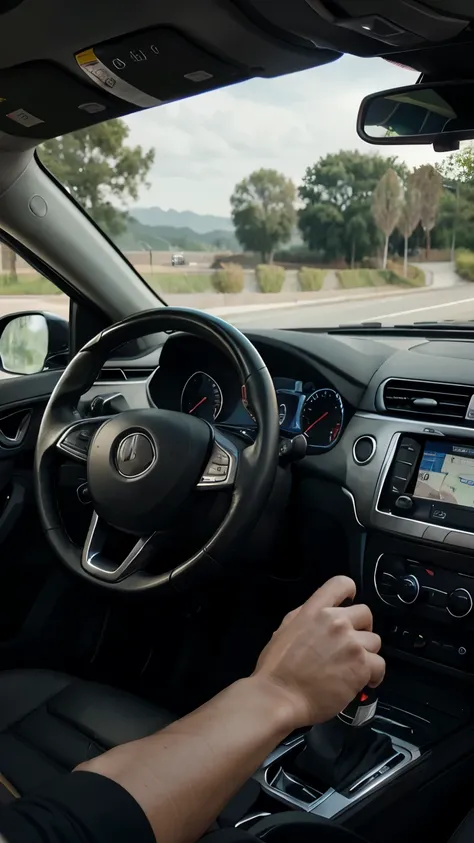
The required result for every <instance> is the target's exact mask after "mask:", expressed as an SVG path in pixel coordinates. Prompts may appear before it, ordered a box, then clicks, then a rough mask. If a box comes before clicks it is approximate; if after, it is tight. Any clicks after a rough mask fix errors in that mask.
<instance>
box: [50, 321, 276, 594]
mask: <svg viewBox="0 0 474 843" xmlns="http://www.w3.org/2000/svg"><path fill="white" fill-rule="evenodd" d="M163 331H172V332H176V331H183V332H186V333H188V334H194V335H195V336H198V337H201V338H203V339H205V340H207V341H209V342H211V343H213V344H214V345H215V346H217V348H218V349H220V350H221V351H223V352H224V353H225V354H226V355H227V356H228V357H229V358H230V360H231V362H232V363H233V365H234V367H235V369H236V370H237V372H238V375H239V378H240V383H241V387H242V395H243V397H247V396H248V400H249V402H250V403H251V406H252V411H253V413H254V415H255V418H256V420H257V424H258V435H257V437H256V440H255V443H254V444H252V445H250V446H248V447H246V448H245V450H243V451H241V452H240V454H239V456H238V459H236V464H235V466H234V468H235V469H236V470H235V472H234V476H233V481H232V497H231V503H230V506H229V508H228V510H227V513H226V515H225V517H224V519H223V521H222V523H221V524H220V526H219V527H218V529H217V530H216V531H215V532H214V534H213V536H212V537H211V538H210V540H209V541H208V542H207V543H206V544H205V545H204V547H202V548H201V549H200V550H199V551H198V552H197V553H195V554H194V555H193V556H192V557H191V558H189V559H187V560H186V561H185V562H183V563H182V564H180V565H179V566H178V567H176V568H174V569H172V570H169V571H167V572H166V573H160V574H152V575H149V574H147V573H146V571H145V570H142V569H141V568H140V565H139V564H138V566H137V565H135V567H133V565H132V566H131V567H130V565H129V568H128V569H127V571H128V573H127V574H126V576H124V577H121V576H120V577H118V578H115V579H112V578H109V579H107V577H112V575H111V574H108V573H107V572H104V571H103V572H102V574H101V575H100V576H101V577H102V578H98V579H97V578H96V576H94V575H93V574H92V573H91V571H93V567H94V566H90V567H88V566H87V567H86V568H85V567H84V555H83V551H81V549H80V548H78V547H77V546H76V545H74V544H73V543H72V542H71V540H70V539H69V537H68V535H67V533H66V530H65V528H64V526H63V523H62V521H61V517H60V513H59V509H58V506H57V501H56V494H55V476H56V474H55V472H56V469H57V458H58V447H59V446H60V443H61V442H62V443H64V441H67V439H66V440H65V436H66V434H69V432H70V431H72V430H74V429H75V426H77V425H78V424H85V422H78V414H77V410H76V408H77V405H78V403H79V400H80V398H81V396H82V395H83V394H85V393H86V392H87V391H88V390H89V389H90V388H91V387H92V386H93V384H94V382H95V381H96V379H97V376H98V374H99V372H100V371H101V369H102V368H103V366H104V364H105V362H106V361H107V360H108V359H109V358H110V356H111V354H112V352H113V351H114V350H115V349H116V348H118V347H120V346H122V345H124V344H126V343H128V342H130V341H132V340H136V339H139V338H141V337H144V336H147V335H150V334H157V333H160V332H163ZM143 412H144V413H146V414H148V415H146V421H145V422H143V424H142V420H143V419H145V415H142V416H140V417H137V418H138V421H137V418H135V416H133V418H132V414H131V413H130V415H129V416H128V417H127V413H122V414H119V416H118V417H112V418H113V419H116V418H118V419H121V427H120V428H116V430H119V432H120V436H122V439H121V442H123V441H124V439H126V438H127V435H126V430H122V428H123V427H124V424H125V425H126V423H127V421H128V420H129V419H130V420H131V421H133V424H131V428H132V429H133V430H138V431H142V430H144V432H145V434H146V435H149V438H151V439H152V440H153V442H152V443H151V444H152V445H154V446H155V457H156V453H158V456H157V457H156V459H155V462H156V464H157V465H156V466H155V463H153V471H156V472H158V473H157V474H156V475H153V476H156V477H158V478H159V467H160V454H161V450H160V447H161V446H160V442H159V441H158V440H159V439H160V436H161V432H159V433H158V434H156V431H155V429H154V425H155V424H156V425H158V428H160V431H161V427H162V426H163V424H165V422H166V424H167V425H168V428H169V427H170V425H171V426H172V424H173V422H176V424H177V425H178V426H181V427H183V423H184V421H185V420H186V421H185V426H186V425H187V427H189V426H190V422H189V421H188V420H189V417H188V416H184V417H183V414H181V413H178V412H176V413H172V412H171V411H164V410H158V409H155V410H151V409H148V410H146V411H143ZM137 413H140V411H137ZM160 414H161V416H160ZM126 417H127V418H126ZM173 417H181V418H180V419H178V418H173ZM103 421H104V423H103V425H102V426H101V427H99V429H98V430H97V431H96V432H95V433H94V435H93V437H92V440H91V444H90V446H89V451H88V455H87V471H88V478H89V480H91V479H92V478H96V477H97V476H98V474H99V476H100V472H99V473H98V472H97V470H96V467H95V462H94V461H95V460H96V459H98V457H97V453H98V452H99V451H100V449H101V448H102V449H104V448H105V449H106V448H107V447H108V440H107V436H108V431H109V429H110V431H112V432H114V429H113V428H112V423H111V420H110V419H109V420H103ZM197 422H199V425H201V427H199V428H198V427H197V424H196V423H197ZM88 423H89V424H90V423H91V420H89V422H88ZM114 423H115V424H116V425H117V422H114ZM151 423H152V424H151ZM150 424H151V428H153V429H151V428H150V430H149V429H148V426H147V425H150ZM160 425H161V427H160ZM192 425H194V426H193V427H192V428H190V431H188V430H187V429H186V430H185V431H184V433H183V435H188V434H189V435H192V436H196V435H197V434H198V439H199V437H200V440H202V441H203V442H204V439H205V437H206V435H209V436H210V440H209V441H210V443H211V444H210V446H209V447H210V448H211V449H215V448H216V447H217V448H218V449H219V448H220V447H221V446H222V449H223V450H224V452H225V451H226V447H225V441H223V440H222V439H221V438H217V436H216V434H215V429H213V430H212V431H211V434H206V433H205V431H204V427H203V425H207V428H211V426H210V425H208V424H207V422H202V421H201V420H198V419H192ZM150 431H151V432H150ZM165 432H166V431H165ZM130 435H131V434H128V438H130ZM180 435H181V434H180ZM109 438H110V437H109ZM224 439H225V437H224ZM154 440H157V441H154ZM200 440H199V441H198V440H193V443H194V442H196V443H197V445H198V446H199V448H201V447H202V448H204V445H201V441H200ZM278 440H279V421H278V407H277V400H276V394H275V389H274V386H273V382H272V379H271V377H270V374H269V372H268V369H267V367H266V365H265V363H264V362H263V360H262V358H261V356H260V354H259V353H258V351H257V350H256V348H255V347H254V346H253V345H252V343H251V342H250V341H249V340H248V339H247V338H246V337H245V336H244V335H243V334H242V333H241V332H240V331H239V330H238V329H237V328H235V327H233V326H232V325H230V324H229V323H227V322H225V321H224V320H222V319H219V318H218V317H216V316H212V315H209V314H206V313H203V312H202V311H197V310H191V309H187V308H178V307H176V308H172V307H167V308H162V309H161V308H160V309H156V310H152V311H146V312H141V313H138V314H135V315H134V316H131V317H129V318H127V319H125V320H123V321H122V322H118V323H116V324H115V325H112V326H111V327H110V328H107V329H106V330H105V331H103V332H102V333H101V334H99V335H97V336H96V337H95V338H94V339H92V340H91V341H90V342H88V343H87V344H86V345H85V346H84V347H83V348H82V349H81V351H79V352H78V354H76V356H75V357H74V358H73V359H72V360H71V362H70V363H69V365H68V366H67V368H66V369H65V371H64V373H63V375H62V376H61V378H60V380H59V382H58V384H57V385H56V387H55V389H54V391H53V393H52V395H51V397H50V399H49V401H48V404H47V406H46V409H45V411H44V415H43V419H42V422H41V426H40V430H39V434H38V440H37V444H36V451H35V472H34V477H35V492H36V499H37V504H38V510H39V515H40V519H41V523H42V526H43V529H44V531H45V534H46V536H47V538H48V540H49V542H50V544H51V546H52V548H53V549H54V551H55V552H56V554H57V555H58V556H59V559H60V561H61V562H62V563H63V564H64V565H65V566H66V567H67V568H68V569H69V570H71V571H72V572H73V573H75V574H76V575H79V576H81V577H82V578H83V579H85V580H87V581H88V582H89V583H92V582H95V583H96V584H98V585H101V586H103V587H105V588H108V589H112V590H114V591H120V592H127V593H130V592H142V591H148V590H150V589H154V588H158V587H164V586H169V585H173V586H175V587H176V588H177V589H178V590H184V589H188V588H192V587H193V586H195V585H198V584H200V583H201V582H202V581H203V580H206V579H207V578H209V577H214V576H215V575H218V574H219V573H220V571H221V570H222V568H223V567H224V566H225V560H226V557H228V555H229V550H230V548H231V547H232V545H233V543H234V542H235V540H236V538H237V537H239V536H240V537H241V536H242V533H243V532H244V531H248V530H250V529H252V527H253V526H254V525H255V523H256V521H257V520H258V518H259V516H260V514H261V512H262V510H263V508H264V506H265V503H266V500H267V498H268V495H269V493H270V490H271V488H272V485H273V482H274V478H275V473H276V468H277V464H278ZM58 443H59V445H58ZM114 447H115V446H114ZM199 448H198V449H197V450H198V451H199ZM63 450H65V449H64V448H63ZM162 450H163V451H165V450H166V449H164V448H163V449H162ZM115 453H116V451H115ZM191 453H193V449H191ZM199 453H200V452H199ZM203 453H204V451H203ZM212 453H213V454H214V450H212ZM229 453H231V454H232V452H231V451H230V452H229ZM111 454H112V451H111ZM206 454H207V457H206V458H208V457H209V453H208V452H206ZM221 456H222V454H221ZM105 457H106V461H105V462H104V455H103V456H102V460H103V462H102V466H104V465H106V462H107V458H108V464H107V468H106V469H105V470H106V472H109V474H110V483H111V484H115V486H114V489H115V488H118V489H123V490H125V491H124V493H125V494H128V491H127V490H128V488H129V486H127V481H128V480H131V479H132V478H125V479H123V476H122V479H118V478H117V477H116V476H115V474H114V475H113V476H112V473H111V472H113V471H114V466H116V465H117V463H116V460H115V457H114V458H113V459H112V456H111V455H107V454H105ZM233 457H235V454H233ZM163 459H164V457H163ZM114 460H115V462H114ZM231 461H232V459H231ZM191 462H192V460H191ZM202 470H203V469H202V467H200V468H199V471H200V472H202ZM229 470H230V469H229ZM147 471H148V469H146V471H145V474H146V472H147ZM150 471H151V469H150ZM107 476H108V475H107ZM202 479H203V478H202ZM133 481H134V482H136V483H139V481H138V480H137V478H136V477H133ZM140 482H141V481H140ZM143 482H145V481H143ZM119 483H122V486H119V485H117V484H119ZM199 485H202V483H201V484H199ZM139 488H140V486H139V485H138V486H135V487H134V489H135V491H137V489H139ZM147 488H150V486H149V485H148V487H147ZM216 488H217V485H216ZM135 497H136V495H135ZM93 503H94V504H96V502H95V501H94V500H93ZM109 509H110V507H109ZM113 526H114V525H113ZM91 529H92V527H91ZM147 542H148V540H147ZM147 542H145V543H144V544H143V542H142V545H143V546H142V547H141V549H140V553H143V552H144V550H143V548H144V546H145V544H147ZM145 556H146V554H145ZM127 560H128V557H127ZM127 560H126V561H127ZM114 576H115V574H114Z"/></svg>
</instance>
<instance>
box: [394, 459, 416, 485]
mask: <svg viewBox="0 0 474 843" xmlns="http://www.w3.org/2000/svg"><path fill="white" fill-rule="evenodd" d="M411 471H412V467H411V466H410V465H406V463H404V462H399V461H398V460H397V462H396V463H395V465H394V467H393V479H394V480H408V479H409V477H410V474H411Z"/></svg>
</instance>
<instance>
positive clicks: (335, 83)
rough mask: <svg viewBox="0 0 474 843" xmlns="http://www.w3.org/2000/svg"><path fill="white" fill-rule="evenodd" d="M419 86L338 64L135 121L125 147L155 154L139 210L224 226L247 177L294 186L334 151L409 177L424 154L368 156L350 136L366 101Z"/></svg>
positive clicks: (389, 68)
mask: <svg viewBox="0 0 474 843" xmlns="http://www.w3.org/2000/svg"><path fill="white" fill-rule="evenodd" d="M417 76H418V74H417V73H415V72H413V71H410V70H405V69H403V68H400V67H396V66H394V65H390V64H388V63H387V62H385V61H384V60H383V59H361V58H356V57H354V56H344V57H343V58H341V59H339V60H338V61H336V62H334V63H332V64H328V65H324V66H323V67H317V68H314V69H313V70H306V71H303V72H302V73H293V74H291V75H289V76H281V77H278V78H275V79H252V80H250V81H249V82H244V83H241V84H240V85H235V86H233V87H231V88H223V89H221V90H218V91H212V92H210V93H206V94H202V95H200V96H198V97H193V98H192V99H188V100H182V101H181V102H177V103H171V104H169V105H165V106H161V107H158V108H155V109H151V110H148V111H143V112H140V113H138V114H134V115H132V116H131V117H129V118H127V123H128V125H129V127H130V137H129V142H130V143H133V144H141V145H142V146H143V147H144V148H146V149H148V148H149V147H154V148H155V163H154V165H153V169H152V171H151V173H150V177H149V182H150V185H151V186H150V188H149V189H146V188H145V189H143V190H142V191H141V193H140V197H139V201H138V203H137V204H138V205H140V206H141V207H151V206H153V205H158V206H159V207H161V208H163V209H165V210H166V209H168V208H174V209H175V210H178V211H185V210H190V211H195V212H196V213H200V214H216V215H219V216H229V215H230V205H229V197H230V195H231V193H232V191H233V188H234V187H235V185H236V184H237V182H238V181H240V180H241V179H242V178H244V177H245V176H247V175H249V174H250V173H251V172H252V171H253V170H256V169H259V168H260V167H268V168H272V169H276V170H278V171H279V172H282V173H284V174H285V175H286V176H288V177H290V178H292V179H293V180H294V181H295V183H296V184H299V183H300V182H301V179H302V177H303V175H304V172H305V169H306V167H308V166H311V165H312V164H314V162H315V161H317V159H318V158H320V157H321V156H323V155H326V154H327V153H329V152H338V151H339V150H340V149H359V150H360V151H362V152H369V153H370V152H372V153H376V152H377V150H378V151H379V152H380V153H381V154H383V155H387V156H389V155H397V156H398V157H399V158H400V159H401V160H404V161H406V163H407V164H408V165H409V166H410V167H413V166H418V165H420V164H423V163H426V162H428V161H429V162H432V163H435V162H436V161H440V160H442V157H443V156H442V155H439V154H437V153H435V152H434V151H433V148H432V147H431V146H398V147H397V146H384V147H375V146H371V145H368V144H366V143H365V142H364V141H362V140H360V139H359V137H358V136H357V133H356V129H355V126H356V118H357V111H358V107H359V104H360V101H361V100H362V98H363V97H364V96H366V95H367V94H369V93H374V92H375V91H377V90H384V89H385V88H390V87H397V86H401V85H412V84H414V83H415V82H416V79H417Z"/></svg>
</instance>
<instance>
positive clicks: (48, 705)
mask: <svg viewBox="0 0 474 843" xmlns="http://www.w3.org/2000/svg"><path fill="white" fill-rule="evenodd" d="M172 720H174V717H173V716H172V715H171V714H169V713H168V712H167V711H164V710H163V709H160V708H157V707H155V706H154V705H152V704H151V703H147V702H145V701H144V700H141V699H138V698H137V697H134V696H132V695H131V694H127V693H125V692H123V691H117V690H114V689H113V688H109V687H107V686H106V685H99V684H97V683H94V682H84V681H82V680H80V679H74V678H73V677H71V676H66V675H65V674H63V673H55V672H53V671H48V670H12V671H5V672H4V673H0V777H4V778H5V779H6V780H7V782H9V783H10V784H11V785H13V788H14V789H16V791H17V792H18V793H19V794H20V795H21V796H23V795H24V794H25V793H29V792H30V791H32V790H34V789H35V788H36V787H39V786H40V785H42V784H44V783H46V782H48V781H50V780H51V779H53V778H54V777H55V776H57V775H58V774H61V773H65V772H68V771H70V770H72V769H73V768H74V767H75V766H77V764H80V763H81V762H82V761H86V760H88V759H90V758H94V757H95V756H97V755H100V754H101V753H102V752H104V751H105V750H107V749H111V748H112V747H113V746H116V745H117V744H122V743H126V742H127V741H132V740H136V739H138V738H143V737H145V736H146V735H150V734H152V733H153V732H156V731H157V730H158V729H161V728H163V727H164V726H166V725H167V724H168V723H170V722H172Z"/></svg>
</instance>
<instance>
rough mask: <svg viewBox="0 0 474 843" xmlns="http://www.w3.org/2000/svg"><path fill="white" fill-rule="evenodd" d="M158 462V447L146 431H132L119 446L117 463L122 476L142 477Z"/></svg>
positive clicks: (116, 457)
mask: <svg viewBox="0 0 474 843" xmlns="http://www.w3.org/2000/svg"><path fill="white" fill-rule="evenodd" d="M155 462H156V448H155V445H154V444H153V442H152V441H151V439H150V437H149V436H147V434H146V433H140V432H137V433H130V434H129V435H128V436H125V437H124V438H123V439H122V440H121V441H120V442H119V444H118V446H117V453H116V456H115V465H116V466H117V471H118V473H119V474H121V475H122V477H130V478H132V477H133V478H135V477H142V476H143V475H144V474H147V472H148V471H150V469H151V468H153V466H154V464H155Z"/></svg>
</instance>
